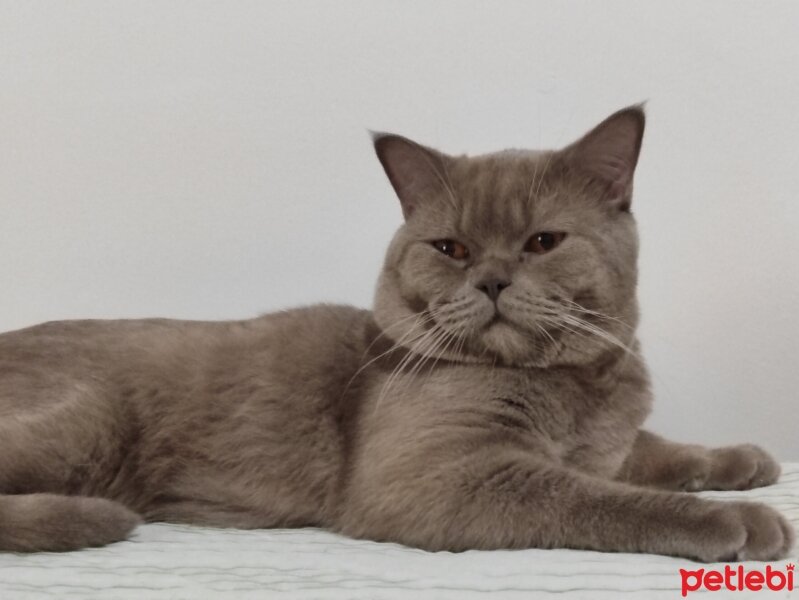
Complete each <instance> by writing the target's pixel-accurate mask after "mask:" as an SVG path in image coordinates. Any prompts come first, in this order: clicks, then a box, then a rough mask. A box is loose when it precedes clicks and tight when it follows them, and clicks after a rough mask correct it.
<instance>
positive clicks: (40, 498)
mask: <svg viewBox="0 0 799 600" xmlns="http://www.w3.org/2000/svg"><path fill="white" fill-rule="evenodd" d="M139 523H141V517H139V515H137V514H136V513H134V512H133V511H131V510H130V509H128V508H125V507H124V506H123V505H122V504H119V503H118V502H114V501H113V500H106V499H104V498H88V497H85V496H59V495H56V494H23V495H18V496H3V495H0V551H7V552H8V551H11V552H37V551H62V550H77V549H78V548H86V547H87V546H104V545H105V544H110V543H111V542H117V541H119V540H124V539H125V538H126V537H127V536H128V534H129V533H130V532H131V531H132V530H133V529H134V528H135V527H136V526H137V525H138V524H139Z"/></svg>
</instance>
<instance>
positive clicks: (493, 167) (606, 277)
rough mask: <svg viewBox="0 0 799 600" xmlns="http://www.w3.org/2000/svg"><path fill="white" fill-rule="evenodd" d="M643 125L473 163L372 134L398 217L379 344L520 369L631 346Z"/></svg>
mask: <svg viewBox="0 0 799 600" xmlns="http://www.w3.org/2000/svg"><path fill="white" fill-rule="evenodd" d="M643 125H644V119H643V113H642V112H641V110H640V109H638V108H631V109H626V110H624V111H620V112H619V113H616V114H615V115H613V116H611V117H610V118H608V119H607V120H606V121H604V122H603V123H602V124H600V125H599V126H598V127H597V128H595V129H594V130H592V131H591V132H590V133H589V134H587V135H586V136H585V137H584V138H582V139H581V140H580V141H578V142H576V143H575V144H572V145H571V146H569V147H568V148H566V149H564V150H561V151H557V152H521V151H506V152H500V153H496V154H491V155H486V156H478V157H465V156H463V157H451V156H446V155H443V154H441V153H438V152H435V151H433V150H430V149H428V148H424V147H422V146H419V145H418V144H415V143H414V142H411V141H409V140H407V139H405V138H401V137H398V136H391V135H381V136H377V137H376V139H375V146H376V149H377V152H378V157H379V158H380V160H381V162H382V164H383V166H384V168H385V169H386V173H387V174H388V176H389V179H390V181H391V183H392V185H393V187H394V189H395V190H396V192H397V194H398V196H399V198H400V200H401V202H402V208H403V213H404V215H405V224H404V225H403V226H402V227H401V228H400V229H399V231H398V232H397V234H396V236H395V237H394V240H393V241H392V243H391V246H390V248H389V251H388V255H387V258H386V262H385V266H384V269H383V272H382V274H381V278H380V282H379V285H378V290H377V296H376V301H375V318H376V320H377V322H378V324H379V325H380V326H381V328H382V329H383V330H384V332H385V333H386V335H388V336H389V337H390V338H391V339H393V340H394V341H395V342H397V343H400V344H402V345H403V346H405V347H407V348H411V349H413V350H414V351H415V352H417V353H419V354H423V355H428V356H431V357H434V356H441V357H446V358H449V359H453V360H461V361H466V362H469V361H472V362H474V361H479V362H488V363H491V362H499V363H502V364H511V365H526V366H551V365H569V364H581V363H586V362H590V361H592V360H594V359H596V358H597V357H598V356H599V355H600V354H602V353H603V351H605V350H608V349H610V348H614V347H615V348H617V349H618V348H621V347H623V346H629V345H630V344H631V343H632V341H633V332H634V328H635V325H636V321H637V308H636V301H635V285H636V257H637V236H636V229H635V223H634V221H633V218H632V215H631V214H630V212H629V205H630V200H631V194H632V178H633V171H634V169H635V164H636V162H637V158H638V151H639V148H640V143H641V137H642V134H643Z"/></svg>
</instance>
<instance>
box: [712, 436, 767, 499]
mask: <svg viewBox="0 0 799 600" xmlns="http://www.w3.org/2000/svg"><path fill="white" fill-rule="evenodd" d="M709 458H710V472H709V474H708V478H707V481H706V482H705V484H704V486H703V487H702V489H706V490H750V489H752V488H758V487H763V486H766V485H771V484H772V483H775V482H776V481H777V479H779V476H780V465H779V464H777V462H776V461H775V460H774V459H773V458H771V456H770V455H769V454H768V453H767V452H766V451H765V450H763V449H762V448H760V447H759V446H754V445H752V444H743V445H741V446H730V447H727V448H716V449H714V450H711V451H710V457H709Z"/></svg>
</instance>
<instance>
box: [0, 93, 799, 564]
mask: <svg viewBox="0 0 799 600" xmlns="http://www.w3.org/2000/svg"><path fill="white" fill-rule="evenodd" d="M642 130H643V117H642V115H641V113H640V111H639V110H637V109H631V110H628V111H623V112H621V113H618V114H617V115H614V116H613V117H611V118H610V119H608V120H607V121H606V122H605V123H603V124H602V125H600V126H599V127H598V128H597V129H596V130H595V131H594V132H592V133H591V134H589V135H588V136H586V138H584V140H582V141H580V142H578V143H577V144H576V145H574V146H573V147H570V148H569V149H567V150H565V151H562V152H561V153H549V154H542V155H532V154H524V153H502V154H497V155H491V156H487V157H478V158H476V159H467V158H451V157H444V155H440V154H438V153H434V152H433V151H430V150H428V149H424V148H422V147H420V146H416V145H414V144H412V143H411V142H408V141H407V140H403V139H402V138H396V137H393V136H387V137H382V138H379V139H378V140H377V142H376V144H377V148H378V155H379V156H380V158H381V162H383V165H384V167H385V168H386V171H387V173H388V175H389V178H390V179H391V181H392V184H393V185H394V188H395V189H396V190H397V192H398V194H399V196H400V199H401V200H402V202H403V209H404V212H405V215H406V219H407V224H406V225H405V226H404V227H403V228H401V229H400V231H399V232H398V234H397V236H396V237H395V239H394V241H393V242H392V245H391V248H390V249H389V252H388V256H387V259H386V265H385V268H384V270H383V274H382V275H381V281H380V283H379V286H378V293H377V298H376V303H375V311H374V312H369V311H364V310H358V309H354V308H351V307H345V306H330V305H319V306H313V307H309V308H305V309H296V310H291V311H285V312H281V313H275V314H271V315H266V316H264V317H260V318H257V319H253V320H249V321H236V322H227V323H202V322H183V321H169V320H146V321H108V322H104V321H75V322H60V323H48V324H44V325H40V326H37V327H32V328H29V329H25V330H21V331H17V332H11V333H7V334H3V335H0V550H2V549H6V550H40V549H69V548H77V547H81V546H85V545H96V544H103V543H108V542H111V541H115V540H117V539H122V538H124V537H125V536H126V535H127V534H128V532H129V531H130V530H131V529H132V527H134V526H135V524H136V523H137V522H138V519H139V517H138V516H137V515H140V516H141V517H142V518H144V519H146V520H161V521H172V522H188V523H197V524H207V525H218V526H227V527H242V528H255V527H285V526H291V527H295V526H306V525H314V526H321V527H325V528H328V529H331V530H335V531H340V532H342V533H345V534H348V535H353V536H359V537H368V538H372V539H378V540H393V541H398V542H402V543H406V544H410V545H415V546H419V547H423V548H428V549H450V550H462V549H467V548H508V547H513V548H523V547H533V546H538V547H564V546H565V547H578V548H594V549H599V550H616V551H621V550H626V551H643V552H660V553H665V554H675V555H682V556H688V557H692V558H698V559H702V560H719V559H728V558H760V559H769V558H776V557H778V556H782V555H784V553H785V552H786V551H787V549H788V547H789V546H790V543H791V540H792V531H791V529H790V527H789V526H788V525H787V523H786V522H785V521H784V520H783V519H782V518H781V517H779V516H778V515H777V514H776V513H775V512H774V511H772V510H771V509H768V508H766V507H763V506H760V505H754V504H740V503H735V504H733V503H730V504H720V503H714V502H708V501H702V500H699V499H697V498H695V497H692V496H690V495H688V494H684V493H676V492H673V491H669V492H667V491H657V490H655V489H652V488H654V487H659V488H664V489H668V490H684V489H688V490H694V489H703V488H717V489H727V488H744V487H750V486H756V485H765V484H768V483H771V482H773V481H775V480H776V478H777V476H778V474H779V469H778V467H777V465H776V464H775V463H774V461H773V460H772V459H771V458H770V457H768V455H766V454H765V453H764V452H763V451H762V450H760V449H758V448H756V447H753V446H742V447H735V448H728V449H722V450H716V451H711V450H706V449H704V448H701V447H699V446H685V445H678V444H672V443H670V442H666V441H665V440H662V439H660V438H657V437H656V436H653V435H652V434H648V433H646V432H641V431H640V429H639V427H640V426H641V424H642V423H643V421H644V419H645V417H646V415H647V414H648V412H649V407H650V393H649V385H648V377H647V373H646V369H645V367H644V364H643V362H642V361H641V359H640V357H639V356H638V354H637V343H636V342H635V338H634V330H635V325H636V324H637V304H636V301H635V279H636V276H635V256H636V251H637V240H636V236H635V227H634V222H633V220H632V217H631V215H630V214H629V212H628V211H627V208H628V206H629V199H630V189H631V187H630V186H631V180H632V169H633V168H634V166H635V161H636V159H637V153H638V147H639V145H640V135H641V133H642ZM597 145H599V148H600V149H601V150H602V152H600V153H598V151H597V149H596V148H595V146H597ZM625 152H626V154H625ZM603 156H604V157H611V158H612V159H613V160H612V161H610V162H611V163H612V165H611V166H612V167H613V168H612V169H609V170H608V169H604V170H603V168H604V167H603V164H602V160H601V159H602V157H603ZM419 157H421V158H422V159H423V160H420V159H419ZM576 165H584V166H585V168H584V169H583V170H580V169H578V168H577V166H576ZM605 166H607V165H605ZM428 168H429V169H430V172H427V169H428ZM625 169H626V171H625ZM430 173H433V175H434V176H430ZM603 178H604V179H603ZM605 179H608V181H605ZM597 182H599V183H597ZM475 191H476V192H479V193H474V194H473V195H472V198H471V199H469V198H468V196H469V194H470V192H475ZM605 197H607V200H605V199H604V198H605ZM423 202H426V203H427V205H426V206H425V205H423ZM419 215H421V216H419ZM531 227H532V229H531ZM542 229H543V230H544V232H545V233H543V234H541V233H538V234H536V231H541V230H542ZM550 231H552V232H554V233H549V232H550ZM561 232H562V233H561ZM567 232H568V233H567ZM531 233H532V234H533V237H530V235H531ZM456 236H457V239H458V240H459V241H455V238H456ZM567 236H568V242H567V241H564V240H566V239H567ZM528 237H530V240H532V241H530V240H528V241H526V242H525V240H526V239H527V238H528ZM466 240H468V243H462V242H466ZM561 242H563V248H562V249H557V246H558V245H561ZM467 246H468V248H467ZM522 247H523V250H521V248H522ZM514 286H515V287H514ZM505 290H508V291H505ZM632 484H640V486H639V485H632ZM644 486H649V487H644ZM109 500H110V502H109Z"/></svg>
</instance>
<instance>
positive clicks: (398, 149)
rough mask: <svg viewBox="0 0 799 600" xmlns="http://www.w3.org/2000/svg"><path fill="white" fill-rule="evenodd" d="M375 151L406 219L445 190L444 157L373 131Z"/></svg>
mask: <svg viewBox="0 0 799 600" xmlns="http://www.w3.org/2000/svg"><path fill="white" fill-rule="evenodd" d="M372 141H373V142H374V145H375V152H376V153H377V158H378V160H379V161H380V164H381V165H383V170H384V171H385V172H386V175H387V176H388V180H389V181H390V182H391V186H392V187H393V188H394V191H395V192H396V193H397V196H398V197H399V200H400V204H402V214H403V215H404V217H405V219H408V218H409V217H410V216H411V214H413V211H414V210H415V209H416V208H417V207H418V206H419V204H420V203H423V202H426V201H429V200H430V198H432V197H433V196H435V195H437V194H439V193H441V192H442V191H443V190H444V189H445V183H444V182H445V179H444V174H445V172H446V171H445V169H446V164H445V163H446V157H445V156H444V155H443V154H441V153H439V152H436V151H435V150H431V149H430V148H426V147H424V146H422V145H421V144H417V143H416V142H414V141H411V140H409V139H408V138H404V137H402V136H400V135H394V134H392V133H375V132H372Z"/></svg>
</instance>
